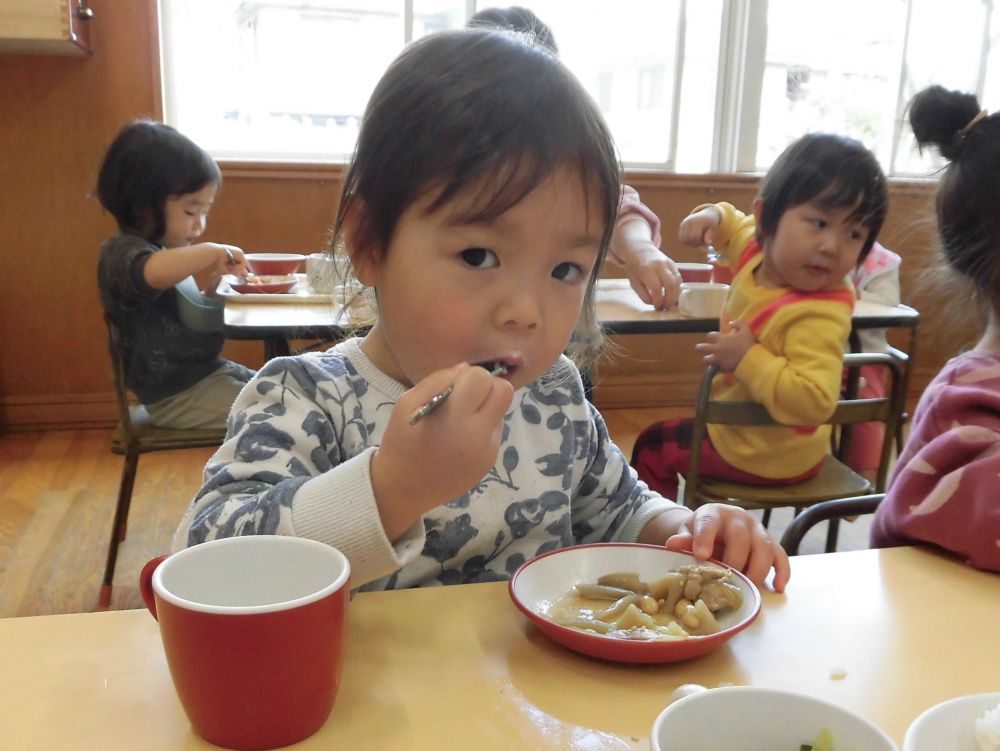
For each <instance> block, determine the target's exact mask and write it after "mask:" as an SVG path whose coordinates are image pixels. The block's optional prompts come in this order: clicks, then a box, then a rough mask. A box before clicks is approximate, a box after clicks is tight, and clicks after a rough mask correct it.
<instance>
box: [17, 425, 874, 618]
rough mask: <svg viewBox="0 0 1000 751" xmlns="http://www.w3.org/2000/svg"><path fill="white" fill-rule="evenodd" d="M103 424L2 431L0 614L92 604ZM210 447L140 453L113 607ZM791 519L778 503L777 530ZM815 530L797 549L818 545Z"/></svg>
mask: <svg viewBox="0 0 1000 751" xmlns="http://www.w3.org/2000/svg"><path fill="white" fill-rule="evenodd" d="M603 414H604V417H605V419H606V421H607V423H608V427H609V430H610V431H611V434H612V436H613V437H614V438H615V440H616V442H617V443H618V444H619V446H620V447H621V449H622V451H623V452H624V453H625V455H626V456H628V455H629V454H630V453H631V450H632V444H633V442H634V441H635V436H636V435H637V434H638V433H639V431H641V430H642V429H643V428H644V427H645V426H646V425H648V424H649V423H651V422H653V421H654V420H659V419H665V418H667V417H672V416H676V415H677V414H678V411H677V410H676V409H665V408H664V409H656V408H649V409H614V410H605V411H604V413H603ZM110 435H111V433H110V431H109V430H66V431H46V432H25V433H8V434H4V435H0V617H11V616H26V615H50V614H56V613H77V612H87V611H91V610H94V609H95V607H96V606H97V601H98V595H99V593H100V587H101V578H102V576H103V573H104V562H105V557H106V555H107V546H108V539H109V535H110V531H111V518H112V515H113V513H114V506H115V501H116V498H117V494H118V482H119V479H120V476H121V470H122V462H123V459H122V457H120V456H116V455H114V454H112V453H111V452H110V450H109V448H108V447H109V441H110ZM212 451H213V449H211V448H206V449H185V450H177V451H163V452H158V453H153V454H144V455H143V456H142V457H141V458H140V460H139V471H138V473H137V477H136V484H135V492H134V494H133V498H132V509H131V512H130V514H129V526H128V536H127V538H126V540H125V541H124V542H123V543H122V545H121V548H120V549H119V555H118V565H117V567H116V571H115V584H114V590H113V596H112V603H111V607H112V608H113V609H125V608H138V607H142V606H143V605H142V600H141V598H140V596H139V593H138V586H137V583H136V579H137V576H138V573H139V570H140V569H141V567H142V565H143V564H144V563H145V562H146V561H147V560H149V559H150V558H152V557H153V556H156V555H159V554H161V553H165V552H167V551H168V550H169V546H170V539H171V537H172V535H173V532H174V528H175V527H176V525H177V522H178V520H179V519H180V517H181V515H182V514H183V513H184V510H185V509H186V508H187V506H188V504H189V503H190V501H191V498H193V497H194V494H195V492H197V490H198V488H199V487H200V486H201V471H202V468H203V467H204V465H205V462H206V461H207V460H208V458H209V457H210V456H211V455H212ZM790 518H791V513H790V512H789V511H788V510H787V509H780V510H777V511H776V512H775V515H774V519H773V520H772V530H773V531H774V532H775V534H776V535H779V534H780V532H781V530H782V529H783V528H784V526H785V525H786V524H787V523H788V519H790ZM822 534H823V531H822V530H818V531H814V532H813V533H811V535H810V537H809V538H807V540H806V542H805V543H804V545H803V548H802V549H803V552H806V553H808V552H818V551H819V550H821V549H822V537H821V535H822ZM867 538H868V531H867V522H866V520H865V519H864V518H862V519H859V520H858V521H857V522H855V523H854V524H845V525H842V532H841V544H840V549H841V550H848V549H857V548H864V547H867Z"/></svg>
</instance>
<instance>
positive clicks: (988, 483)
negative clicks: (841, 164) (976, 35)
mask: <svg viewBox="0 0 1000 751" xmlns="http://www.w3.org/2000/svg"><path fill="white" fill-rule="evenodd" d="M910 125H911V126H912V127H913V134H914V135H915V136H916V139H917V143H918V144H919V145H920V146H921V147H925V146H928V145H933V146H935V147H937V149H938V150H939V151H940V152H941V155H942V156H943V157H945V158H946V159H947V160H949V162H950V164H949V165H948V167H947V169H946V170H945V171H944V174H943V175H942V176H941V181H940V183H939V184H938V190H937V202H936V206H937V220H938V233H939V236H940V243H941V252H942V255H943V257H944V261H945V264H946V265H947V266H948V268H949V269H950V270H951V271H952V272H954V274H955V276H956V277H957V278H961V279H964V280H966V281H968V282H969V283H970V285H971V286H972V287H973V288H974V290H975V294H974V295H973V298H974V299H976V300H977V302H978V303H979V306H980V309H981V311H982V314H983V319H984V322H985V331H984V332H983V335H982V338H980V340H979V341H978V342H977V343H976V346H975V347H974V348H973V349H972V351H970V352H966V353H964V354H960V355H958V356H957V357H955V358H954V359H952V360H950V361H949V362H948V363H947V364H946V365H945V366H944V368H943V369H942V370H941V372H940V373H938V374H937V376H936V377H935V378H934V380H933V382H932V383H931V384H930V385H929V386H928V387H927V388H926V389H925V390H924V393H923V396H921V397H920V402H919V404H918V405H917V409H916V411H915V412H914V415H913V423H912V426H911V428H910V434H909V437H908V439H907V442H906V447H905V448H904V450H903V453H902V454H901V455H900V457H899V462H898V463H897V464H896V470H895V472H894V474H893V477H892V480H891V482H890V484H889V490H888V492H887V494H886V498H885V500H884V501H883V502H882V503H881V504H880V505H879V507H878V510H877V511H876V513H875V519H874V521H873V523H872V531H871V542H872V545H873V546H874V547H888V546H890V545H906V544H911V543H921V542H923V543H931V544H933V545H936V546H938V547H941V548H944V549H946V550H951V551H953V552H955V553H958V554H959V555H961V556H963V557H964V558H965V559H966V560H967V561H968V562H969V564H970V565H972V566H975V567H977V568H983V569H989V570H992V571H1000V503H997V500H996V498H997V496H996V492H997V478H998V476H1000V254H998V251H1000V212H998V211H997V205H996V204H997V199H996V196H997V185H998V183H1000V115H997V114H992V115H987V113H986V112H985V111H983V110H982V109H981V108H980V106H979V102H978V101H977V100H976V97H975V96H974V95H972V94H964V93H961V92H958V91H947V90H945V89H944V88H942V87H940V86H931V87H929V88H927V89H924V90H923V91H921V92H920V93H918V94H917V95H916V96H915V97H914V99H913V101H912V103H911V104H910ZM951 299H954V300H956V301H957V300H960V299H965V298H964V297H963V296H961V295H960V294H958V293H957V291H956V290H952V291H951Z"/></svg>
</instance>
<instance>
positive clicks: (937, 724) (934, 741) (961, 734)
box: [903, 691, 1000, 751]
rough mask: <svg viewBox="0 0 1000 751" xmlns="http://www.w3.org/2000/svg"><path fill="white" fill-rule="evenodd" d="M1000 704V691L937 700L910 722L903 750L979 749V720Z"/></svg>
mask: <svg viewBox="0 0 1000 751" xmlns="http://www.w3.org/2000/svg"><path fill="white" fill-rule="evenodd" d="M998 704H1000V691H996V692H993V693H989V694H971V695H969V696H959V697H958V698H957V699H950V700H949V701H946V702H942V703H941V704H936V705H935V706H933V707H931V708H930V709H928V710H926V711H925V712H923V713H922V714H921V715H920V716H919V717H917V719H915V720H914V721H913V722H912V723H910V727H909V728H908V729H907V731H906V736H905V737H904V738H903V751H978V750H979V746H978V745H977V744H976V732H975V727H976V720H977V719H979V718H980V717H982V716H983V715H984V714H985V713H986V711H987V710H990V709H994V708H996V706H997V705H998Z"/></svg>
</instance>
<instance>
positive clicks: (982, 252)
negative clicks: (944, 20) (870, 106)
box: [909, 86, 1000, 299]
mask: <svg viewBox="0 0 1000 751" xmlns="http://www.w3.org/2000/svg"><path fill="white" fill-rule="evenodd" d="M909 109H910V126H911V127H912V128H913V135H914V136H915V137H916V139H917V144H918V145H919V146H920V148H921V149H923V148H924V147H925V146H928V145H933V146H935V147H937V149H938V151H939V152H940V153H941V156H943V157H944V158H945V159H947V160H948V161H949V162H951V163H950V164H949V165H948V166H947V168H945V171H944V174H943V175H942V177H941V180H940V182H939V183H938V188H937V199H936V207H937V219H938V234H939V235H940V240H941V251H942V253H943V255H944V258H945V261H946V262H947V263H948V265H949V266H950V267H951V268H952V269H954V270H955V271H956V272H957V273H959V274H961V275H962V276H964V277H967V278H968V279H969V280H970V281H971V282H972V283H973V284H974V285H975V286H976V289H977V290H979V292H980V293H982V294H983V295H985V296H986V298H987V299H992V298H994V297H996V295H997V293H998V292H1000V264H998V263H997V260H998V255H997V251H998V249H1000V203H998V201H997V189H998V186H1000V117H998V116H997V115H996V114H993V115H990V116H989V117H983V118H981V119H979V120H976V121H975V122H974V120H975V119H976V117H977V116H978V115H979V113H980V111H981V108H980V106H979V102H978V100H977V99H976V97H975V96H973V95H972V94H965V93H962V92H960V91H948V90H946V89H944V88H943V87H941V86H930V87H928V88H926V89H924V90H923V91H921V92H919V93H918V94H917V95H916V96H915V97H913V99H912V101H911V102H910V106H909Z"/></svg>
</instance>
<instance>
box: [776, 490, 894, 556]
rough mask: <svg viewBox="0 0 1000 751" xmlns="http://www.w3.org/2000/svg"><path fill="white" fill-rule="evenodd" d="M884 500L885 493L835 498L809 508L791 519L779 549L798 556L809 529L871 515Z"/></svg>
mask: <svg viewBox="0 0 1000 751" xmlns="http://www.w3.org/2000/svg"><path fill="white" fill-rule="evenodd" d="M884 498H885V493H873V494H871V495H862V496H856V497H854V498H835V499H833V500H832V501H823V502H822V503H817V504H816V505H815V506H810V507H809V508H807V509H805V510H804V511H803V512H802V513H801V514H798V515H796V517H795V518H794V519H792V522H791V524H789V525H788V526H787V527H786V528H785V532H784V534H782V535H781V547H783V548H784V549H785V552H786V553H788V555H798V554H799V545H801V544H802V538H804V537H805V536H806V534H807V533H808V532H809V530H810V529H812V528H813V527H814V526H816V525H817V524H819V523H820V522H824V521H833V520H839V519H844V518H847V517H853V516H859V515H861V514H873V513H875V509H877V508H878V505H879V504H880V503H881V502H882V500H883V499H884Z"/></svg>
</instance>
